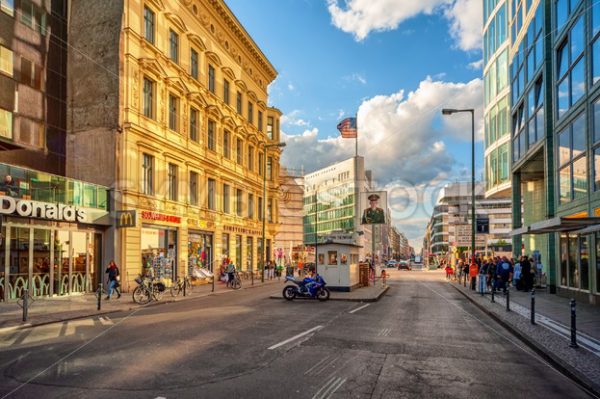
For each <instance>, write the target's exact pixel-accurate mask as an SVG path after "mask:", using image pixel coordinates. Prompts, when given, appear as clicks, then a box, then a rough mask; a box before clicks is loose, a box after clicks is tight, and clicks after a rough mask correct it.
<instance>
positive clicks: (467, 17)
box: [444, 0, 483, 51]
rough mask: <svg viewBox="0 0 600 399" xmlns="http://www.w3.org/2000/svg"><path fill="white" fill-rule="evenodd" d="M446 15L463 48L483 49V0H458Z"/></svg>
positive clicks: (454, 35) (452, 32) (448, 8)
mask: <svg viewBox="0 0 600 399" xmlns="http://www.w3.org/2000/svg"><path fill="white" fill-rule="evenodd" d="M444 15H445V16H446V18H448V20H449V21H450V34H451V35H452V37H454V39H455V40H456V42H457V46H458V47H459V48H460V49H461V50H465V51H469V50H478V49H481V43H482V37H483V2H482V1H481V0H456V1H455V2H454V3H453V4H452V5H451V6H449V7H447V8H446V10H445V11H444Z"/></svg>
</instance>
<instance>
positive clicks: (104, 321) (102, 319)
mask: <svg viewBox="0 0 600 399" xmlns="http://www.w3.org/2000/svg"><path fill="white" fill-rule="evenodd" d="M98 320H99V321H100V323H102V325H103V326H111V325H113V324H115V322H114V321H112V320H111V319H110V318H109V317H108V316H104V317H102V316H100V317H98Z"/></svg>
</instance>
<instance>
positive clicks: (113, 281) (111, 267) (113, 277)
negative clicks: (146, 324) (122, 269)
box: [104, 260, 121, 300]
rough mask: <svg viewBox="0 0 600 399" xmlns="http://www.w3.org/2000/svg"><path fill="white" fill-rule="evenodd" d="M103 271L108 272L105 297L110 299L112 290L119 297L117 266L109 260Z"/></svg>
mask: <svg viewBox="0 0 600 399" xmlns="http://www.w3.org/2000/svg"><path fill="white" fill-rule="evenodd" d="M104 273H107V274H108V295H107V296H106V298H105V299H106V300H108V299H110V297H111V296H112V292H113V290H114V291H115V292H116V293H117V298H121V293H120V292H119V286H120V285H121V284H120V283H119V280H120V277H119V268H118V267H117V264H116V263H115V261H114V260H111V261H110V263H109V264H108V267H107V268H106V271H105V272H104Z"/></svg>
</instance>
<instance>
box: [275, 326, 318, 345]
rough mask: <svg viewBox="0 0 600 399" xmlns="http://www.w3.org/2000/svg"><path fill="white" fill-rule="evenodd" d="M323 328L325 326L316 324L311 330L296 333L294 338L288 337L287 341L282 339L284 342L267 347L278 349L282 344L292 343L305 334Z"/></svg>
mask: <svg viewBox="0 0 600 399" xmlns="http://www.w3.org/2000/svg"><path fill="white" fill-rule="evenodd" d="M321 328H323V326H316V327H313V328H311V329H310V330H307V331H304V332H303V333H300V334H298V335H294V336H293V337H292V338H288V339H286V340H285V341H282V342H280V343H278V344H275V345H273V346H270V347H269V348H267V349H270V350H273V349H277V348H279V347H280V346H283V345H285V344H288V343H290V342H292V341H294V340H297V339H298V338H302V337H304V336H305V335H308V334H310V333H312V332H314V331H318V330H320V329H321Z"/></svg>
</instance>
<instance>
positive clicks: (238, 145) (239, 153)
mask: <svg viewBox="0 0 600 399" xmlns="http://www.w3.org/2000/svg"><path fill="white" fill-rule="evenodd" d="M243 148H244V143H243V142H242V139H236V140H235V155H236V161H237V163H238V165H241V164H242V163H243V162H244V150H243Z"/></svg>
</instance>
